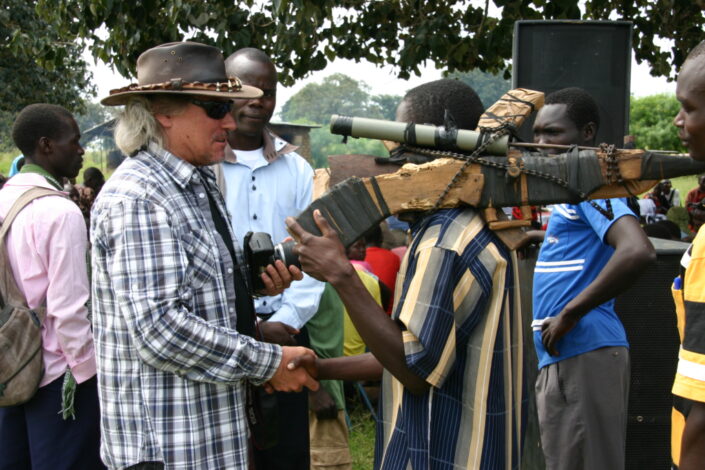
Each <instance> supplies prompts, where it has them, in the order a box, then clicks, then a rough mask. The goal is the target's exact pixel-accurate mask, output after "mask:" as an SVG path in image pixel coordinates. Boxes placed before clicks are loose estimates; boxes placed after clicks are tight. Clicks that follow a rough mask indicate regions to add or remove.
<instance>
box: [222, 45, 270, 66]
mask: <svg viewBox="0 0 705 470" xmlns="http://www.w3.org/2000/svg"><path fill="white" fill-rule="evenodd" d="M238 57H245V58H247V59H250V60H252V61H255V62H261V63H263V64H273V62H272V59H271V58H270V57H269V56H268V55H267V53H266V52H264V51H263V50H261V49H257V48H255V47H243V48H242V49H238V50H236V51H235V52H233V53H232V54H230V55H229V56H228V58H227V59H225V68H226V69H227V68H228V64H229V63H230V62H232V61H234V60H235V59H237V58H238Z"/></svg>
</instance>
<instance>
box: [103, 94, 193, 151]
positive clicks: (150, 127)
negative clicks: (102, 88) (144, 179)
mask: <svg viewBox="0 0 705 470" xmlns="http://www.w3.org/2000/svg"><path fill="white" fill-rule="evenodd" d="M187 103H188V98H187V97H183V96H178V95H149V96H134V97H132V98H130V100H129V101H128V102H127V104H125V108H124V109H123V110H122V112H121V113H120V114H119V115H118V117H117V121H116V123H115V144H116V145H117V147H118V148H119V149H120V151H122V153H124V154H125V155H130V156H132V155H134V154H135V153H137V151H139V150H140V149H141V148H143V147H146V146H147V144H149V143H150V142H154V143H156V144H157V145H158V146H159V147H162V148H164V147H165V145H166V142H165V135H164V130H163V129H162V126H161V125H160V124H159V121H157V119H156V118H155V117H154V115H155V114H168V115H172V116H175V115H178V114H181V113H182V112H183V111H184V108H185V107H186V104H187Z"/></svg>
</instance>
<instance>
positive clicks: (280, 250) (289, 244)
mask: <svg viewBox="0 0 705 470" xmlns="http://www.w3.org/2000/svg"><path fill="white" fill-rule="evenodd" d="M294 245H296V242H294V241H293V240H289V241H286V242H282V243H278V244H276V245H275V246H274V259H280V260H282V262H283V263H284V265H285V266H286V267H289V266H291V265H294V266H296V267H297V268H301V264H300V263H299V257H298V256H296V253H294Z"/></svg>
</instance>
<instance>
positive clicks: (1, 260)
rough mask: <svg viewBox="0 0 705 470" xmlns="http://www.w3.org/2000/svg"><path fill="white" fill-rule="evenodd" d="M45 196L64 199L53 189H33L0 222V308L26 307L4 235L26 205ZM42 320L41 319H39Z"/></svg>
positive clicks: (18, 199) (17, 201)
mask: <svg viewBox="0 0 705 470" xmlns="http://www.w3.org/2000/svg"><path fill="white" fill-rule="evenodd" d="M45 196H59V197H66V196H64V195H63V194H62V193H61V192H59V191H56V190H54V189H48V188H40V187H34V188H32V189H29V190H28V191H25V192H24V193H22V195H21V196H20V197H19V198H17V200H16V201H15V203H14V204H13V205H12V207H10V211H9V212H8V213H7V215H6V216H5V218H4V219H3V221H2V222H0V307H4V306H5V304H6V303H9V304H11V305H17V304H19V305H25V306H26V305H27V301H26V300H25V299H24V296H23V295H22V293H21V292H20V289H19V288H18V287H17V282H16V281H15V277H14V275H13V273H12V267H11V266H10V262H9V260H8V258H7V248H6V247H5V235H7V232H8V231H9V230H10V226H11V225H12V222H13V221H14V220H15V217H16V216H17V214H19V213H20V211H21V210H22V209H24V208H25V207H26V206H27V204H29V203H30V202H32V201H33V200H35V199H38V198H40V197H45ZM40 320H43V318H40Z"/></svg>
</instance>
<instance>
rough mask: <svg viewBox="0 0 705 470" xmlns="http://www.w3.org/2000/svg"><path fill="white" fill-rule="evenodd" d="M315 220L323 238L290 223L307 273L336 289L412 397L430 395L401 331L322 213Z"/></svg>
mask: <svg viewBox="0 0 705 470" xmlns="http://www.w3.org/2000/svg"><path fill="white" fill-rule="evenodd" d="M314 218H315V220H316V223H317V224H318V227H319V229H320V230H321V233H322V234H323V236H321V237H316V236H314V235H312V234H310V233H308V232H306V231H305V230H304V229H303V228H302V227H301V226H300V225H299V224H298V223H296V221H295V220H294V219H293V218H291V217H290V218H288V219H287V226H288V227H289V231H290V232H291V233H292V235H294V237H295V238H296V239H298V241H299V243H298V244H297V245H296V248H295V250H296V251H297V253H298V255H299V260H300V261H301V265H302V267H303V269H304V271H306V272H307V273H308V274H310V275H311V276H313V277H315V278H316V279H319V280H325V281H328V282H329V283H330V284H331V285H332V286H333V287H334V288H335V290H336V291H337V292H338V295H339V296H340V298H341V300H342V301H343V303H344V304H345V307H346V308H347V310H348V315H350V318H351V320H352V321H353V323H354V324H355V328H357V331H358V332H359V333H360V336H362V338H363V339H364V340H365V343H366V344H367V347H368V348H369V349H370V351H371V352H372V354H374V355H375V357H376V358H377V359H378V360H379V362H381V363H382V365H383V366H384V368H385V369H387V370H389V371H390V372H391V373H392V374H393V375H394V376H395V377H396V378H397V379H398V380H399V381H400V382H402V384H404V386H405V387H406V388H408V389H409V390H410V391H411V392H412V393H415V394H421V393H424V392H426V390H428V387H429V384H428V383H427V382H426V381H425V380H424V379H422V378H421V377H419V376H418V375H416V374H415V373H414V372H412V371H411V370H410V369H409V368H408V366H407V365H406V357H405V353H404V344H403V341H402V331H401V328H400V327H399V325H398V324H397V323H396V322H395V321H394V320H392V319H391V318H389V316H387V314H386V313H385V312H384V310H382V308H381V307H380V306H379V305H377V302H376V301H375V300H374V299H373V298H372V296H371V295H370V294H369V292H367V289H365V287H364V285H363V284H362V281H360V278H359V277H358V275H357V273H355V268H353V266H352V265H351V264H350V262H349V261H348V259H347V257H346V256H345V249H344V248H343V245H342V244H341V243H340V240H339V239H338V235H337V234H336V233H335V231H334V230H333V229H331V228H330V226H329V225H328V222H327V221H326V220H325V219H324V218H323V216H322V215H321V214H320V212H318V211H315V212H314Z"/></svg>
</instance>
